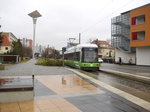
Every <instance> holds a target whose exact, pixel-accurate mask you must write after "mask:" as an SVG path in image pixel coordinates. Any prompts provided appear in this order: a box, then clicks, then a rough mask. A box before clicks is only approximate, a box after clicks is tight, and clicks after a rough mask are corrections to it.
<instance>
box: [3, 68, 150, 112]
mask: <svg viewBox="0 0 150 112" xmlns="http://www.w3.org/2000/svg"><path fill="white" fill-rule="evenodd" d="M22 67H23V66H22ZM14 68H15V67H14ZM38 68H39V69H40V70H41V69H42V71H43V74H40V75H35V80H34V100H30V101H25V100H24V101H18V102H11V103H0V112H150V106H149V105H150V102H147V101H144V100H142V99H140V98H138V97H135V96H133V95H131V94H128V93H126V92H123V91H121V90H119V89H116V88H114V87H111V86H109V85H107V84H106V83H104V82H101V81H99V80H96V79H93V78H92V77H88V76H86V75H84V74H82V73H80V72H78V71H77V70H74V69H68V68H65V67H52V68H51V67H42V66H41V67H40V66H38ZM44 68H45V69H44ZM48 68H49V69H50V70H52V72H50V71H49V69H48ZM10 69H11V68H10ZM46 70H48V71H46ZM44 71H45V72H44ZM55 71H56V72H55ZM60 71H61V72H60ZM49 72H50V73H49ZM0 73H2V72H0ZM7 73H8V72H7ZM53 73H54V74H53ZM65 73H66V74H65ZM27 75H28V74H27ZM20 77H22V76H20Z"/></svg>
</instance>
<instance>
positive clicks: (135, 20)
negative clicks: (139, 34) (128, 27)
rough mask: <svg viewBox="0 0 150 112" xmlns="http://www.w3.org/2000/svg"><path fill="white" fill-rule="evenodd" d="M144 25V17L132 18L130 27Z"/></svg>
mask: <svg viewBox="0 0 150 112" xmlns="http://www.w3.org/2000/svg"><path fill="white" fill-rule="evenodd" d="M144 23H145V15H140V16H136V17H132V21H131V24H132V25H139V24H144Z"/></svg>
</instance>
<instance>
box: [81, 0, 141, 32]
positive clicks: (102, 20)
mask: <svg viewBox="0 0 150 112" xmlns="http://www.w3.org/2000/svg"><path fill="white" fill-rule="evenodd" d="M133 1H135V0H132V2H133ZM138 1H140V0H138ZM112 2H113V0H112ZM132 2H131V1H129V2H127V3H126V4H124V5H123V6H121V7H120V8H118V9H116V10H115V11H113V12H112V13H111V14H109V15H107V16H106V17H104V18H102V19H101V20H99V21H97V22H96V23H94V24H93V25H91V26H89V27H88V28H86V29H85V30H83V31H82V33H84V32H86V31H87V30H89V29H91V28H92V27H93V26H95V25H97V24H99V23H100V22H101V23H102V22H104V20H105V19H107V18H108V17H110V16H112V14H114V13H116V12H117V11H119V10H120V9H122V8H124V7H126V6H127V4H129V3H130V4H131V3H132ZM112 4H113V3H112Z"/></svg>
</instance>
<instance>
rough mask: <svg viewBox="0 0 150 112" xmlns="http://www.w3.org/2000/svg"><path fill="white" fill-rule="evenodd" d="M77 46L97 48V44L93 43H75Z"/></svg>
mask: <svg viewBox="0 0 150 112" xmlns="http://www.w3.org/2000/svg"><path fill="white" fill-rule="evenodd" d="M77 47H80V48H82V47H90V48H91V47H93V48H97V45H95V44H79V45H77Z"/></svg>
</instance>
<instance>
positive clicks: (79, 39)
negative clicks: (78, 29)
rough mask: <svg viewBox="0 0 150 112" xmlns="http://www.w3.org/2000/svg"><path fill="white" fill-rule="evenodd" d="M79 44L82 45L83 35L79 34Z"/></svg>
mask: <svg viewBox="0 0 150 112" xmlns="http://www.w3.org/2000/svg"><path fill="white" fill-rule="evenodd" d="M79 44H81V33H79Z"/></svg>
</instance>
